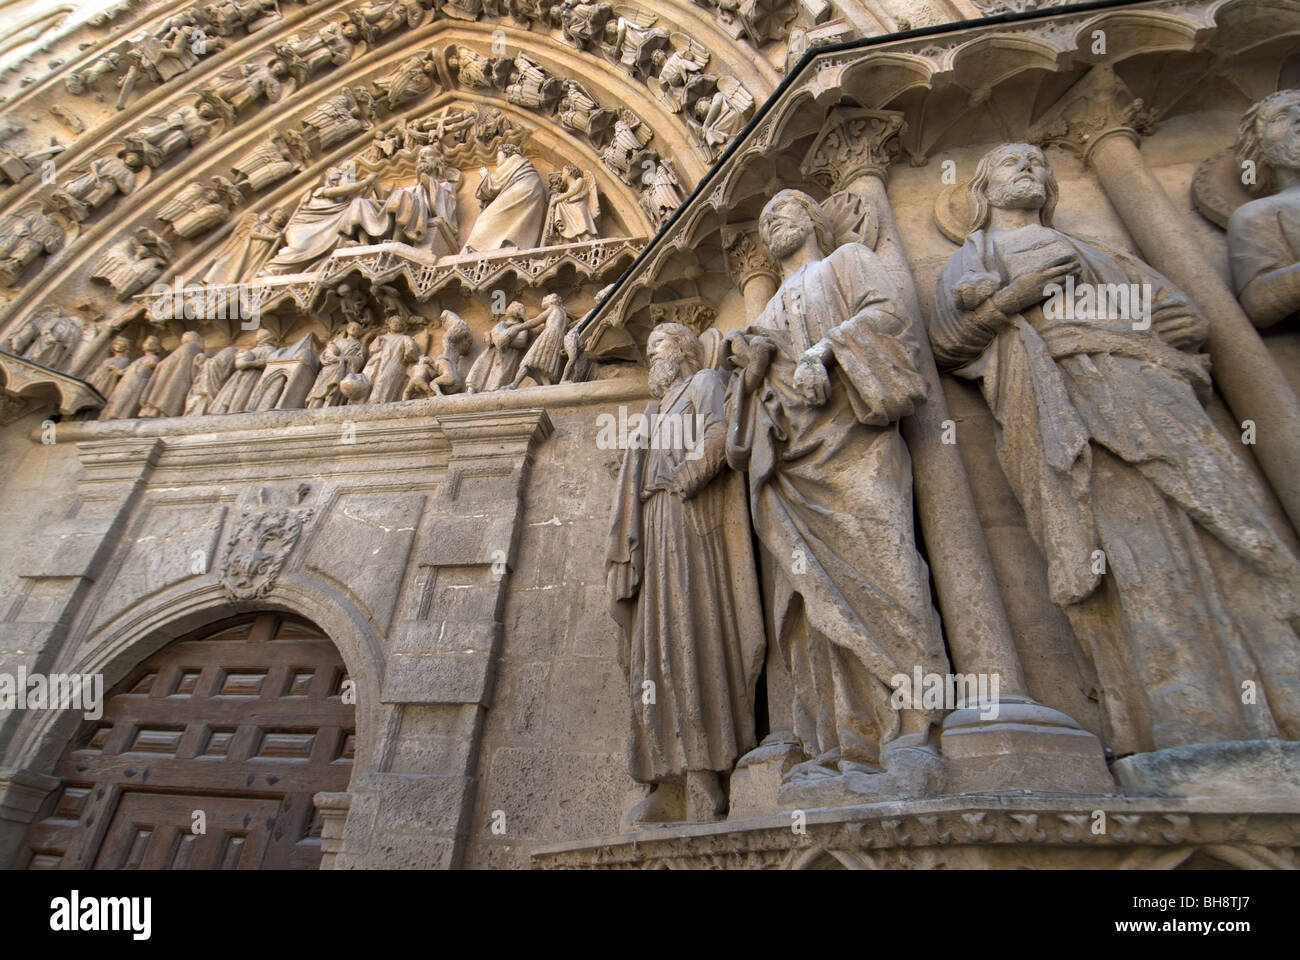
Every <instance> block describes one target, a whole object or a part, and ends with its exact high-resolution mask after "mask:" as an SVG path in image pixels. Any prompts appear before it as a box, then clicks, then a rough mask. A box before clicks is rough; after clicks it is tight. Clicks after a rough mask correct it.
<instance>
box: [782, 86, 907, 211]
mask: <svg viewBox="0 0 1300 960" xmlns="http://www.w3.org/2000/svg"><path fill="white" fill-rule="evenodd" d="M906 129H907V124H906V122H904V120H903V115H902V114H901V113H898V112H897V111H893V110H868V109H865V108H852V107H840V108H838V109H835V110H832V111H830V113H829V114H828V115H827V117H826V122H825V123H824V124H822V128H821V130H820V131H818V133H817V136H816V138H815V139H814V140H813V145H812V147H811V148H810V149H809V151H808V153H807V155H806V156H805V157H804V159H803V163H802V164H801V165H800V170H801V171H802V172H803V174H804V176H807V177H811V178H812V179H813V180H816V181H817V182H818V183H819V184H821V185H822V186H823V187H825V188H826V189H827V190H830V191H832V192H834V191H837V190H841V189H843V188H844V187H847V186H848V185H849V184H851V183H852V182H853V181H854V180H856V179H857V178H859V177H862V176H872V177H880V178H881V179H882V180H883V179H884V178H885V177H886V176H887V173H888V170H889V165H890V164H891V163H892V162H893V160H894V158H895V157H897V156H898V155H899V153H901V152H902V146H901V144H900V143H899V141H898V138H899V137H900V136H901V135H902V133H903V132H904V131H905V130H906Z"/></svg>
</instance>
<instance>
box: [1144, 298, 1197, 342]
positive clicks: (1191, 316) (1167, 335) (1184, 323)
mask: <svg viewBox="0 0 1300 960" xmlns="http://www.w3.org/2000/svg"><path fill="white" fill-rule="evenodd" d="M1151 329H1152V331H1153V332H1154V333H1155V335H1156V336H1157V337H1159V338H1160V339H1161V340H1163V341H1164V342H1165V343H1167V344H1169V345H1170V346H1171V347H1177V348H1178V349H1179V350H1192V349H1195V348H1196V347H1199V346H1200V345H1201V344H1202V343H1204V342H1205V338H1206V337H1207V336H1209V334H1210V322H1209V321H1208V320H1206V319H1205V317H1203V316H1201V315H1200V314H1199V313H1197V312H1196V311H1195V310H1193V309H1191V308H1190V307H1189V306H1188V305H1187V304H1185V303H1184V304H1169V305H1168V306H1165V307H1162V308H1160V309H1159V310H1157V311H1155V313H1154V314H1152V316H1151Z"/></svg>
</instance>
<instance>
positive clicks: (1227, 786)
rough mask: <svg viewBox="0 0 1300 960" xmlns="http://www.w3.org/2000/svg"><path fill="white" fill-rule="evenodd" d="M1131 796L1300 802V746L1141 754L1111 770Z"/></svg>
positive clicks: (1251, 744)
mask: <svg viewBox="0 0 1300 960" xmlns="http://www.w3.org/2000/svg"><path fill="white" fill-rule="evenodd" d="M1111 769H1112V770H1113V772H1114V774H1115V779H1116V780H1118V781H1119V785H1120V787H1121V788H1122V789H1123V790H1124V792H1125V793H1126V794H1128V795H1130V796H1143V797H1232V798H1239V799H1243V800H1246V799H1276V800H1279V801H1283V802H1285V801H1290V802H1292V803H1300V743H1296V742H1293V741H1290V740H1239V741H1234V742H1230V743H1198V744H1194V745H1192V746H1187V747H1171V748H1170V749H1168V750H1153V751H1151V752H1150V753H1137V754H1133V755H1132V756H1129V757H1124V758H1123V759H1121V760H1116V761H1115V764H1114V766H1113V767H1112V768H1111Z"/></svg>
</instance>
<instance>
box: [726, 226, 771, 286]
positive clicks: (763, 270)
mask: <svg viewBox="0 0 1300 960" xmlns="http://www.w3.org/2000/svg"><path fill="white" fill-rule="evenodd" d="M722 247H723V249H724V250H726V252H727V273H729V274H730V275H731V278H732V279H733V280H735V281H736V283H737V284H738V285H739V286H740V287H741V289H744V287H745V286H746V284H748V283H749V281H750V280H752V279H753V278H754V277H758V276H766V277H770V278H771V279H772V280H774V281H776V282H777V283H780V281H781V271H780V270H779V269H778V268H777V266H776V264H775V263H773V262H772V258H771V257H770V256H768V253H767V249H766V248H765V247H764V246H763V242H762V241H761V240H760V239H759V237H758V225H757V224H755V223H745V224H736V225H733V226H728V227H724V228H723V230H722Z"/></svg>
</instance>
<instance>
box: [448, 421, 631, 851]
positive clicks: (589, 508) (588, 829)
mask: <svg viewBox="0 0 1300 960" xmlns="http://www.w3.org/2000/svg"><path fill="white" fill-rule="evenodd" d="M626 407H627V410H628V412H629V413H639V412H640V411H641V410H642V408H643V407H644V401H640V402H638V401H629V402H628V403H627V404H626ZM601 414H609V415H612V416H614V417H617V416H618V405H617V404H607V405H599V406H590V407H582V408H571V409H565V410H557V411H551V422H552V423H553V424H554V427H555V432H554V433H553V434H552V435H551V437H550V439H548V440H547V441H546V442H545V443H543V444H541V445H540V446H539V447H538V449H537V452H536V454H535V459H534V462H533V466H532V471H531V475H530V482H529V483H528V486H527V488H526V490H525V492H524V516H523V526H522V529H521V534H520V543H519V553H518V562H517V564H516V566H515V569H514V570H513V571H512V573H511V575H510V583H509V586H508V590H507V596H506V607H505V616H504V624H505V637H504V642H503V644H502V648H501V649H502V653H501V657H500V659H499V662H498V669H497V681H496V693H495V696H494V697H493V704H492V707H491V708H490V709H489V710H488V712H487V716H486V719H485V723H484V731H483V740H482V746H481V749H480V752H479V760H478V777H479V793H478V798H477V801H476V803H475V813H474V816H473V818H472V820H471V824H470V832H469V845H468V849H467V853H466V858H465V865H466V866H468V867H478V868H487V867H527V866H528V855H529V851H530V849H531V848H532V847H535V846H539V845H542V844H547V843H558V842H560V841H563V840H569V839H576V838H579V837H587V836H605V835H609V834H613V833H617V832H618V821H619V816H620V814H621V812H622V810H623V808H624V807H625V806H626V805H627V804H628V803H629V802H631V801H632V800H633V799H634V798H635V797H638V796H640V793H639V789H638V788H637V786H636V784H635V783H634V782H633V781H632V779H631V778H630V777H629V776H628V774H627V761H626V758H625V754H624V749H625V742H626V737H627V724H628V703H627V692H626V690H627V688H626V684H625V682H624V680H623V674H622V671H621V669H620V667H619V665H618V660H617V653H616V651H617V646H616V644H617V643H618V642H619V640H618V633H617V627H616V626H615V624H614V621H613V620H612V619H610V617H609V615H608V613H607V604H606V601H605V537H606V534H607V532H608V528H609V511H610V507H611V504H612V502H613V495H614V487H615V484H616V482H617V479H618V470H619V466H620V464H621V463H622V457H623V452H622V451H621V450H602V449H599V448H598V447H597V445H596V436H597V430H598V422H597V417H598V416H600V415H601ZM498 810H500V811H502V813H503V814H504V829H505V832H504V833H494V832H493V823H494V818H493V812H494V811H498ZM495 822H496V823H498V824H500V823H501V817H500V815H498V816H497V818H496V820H495ZM498 829H500V827H498Z"/></svg>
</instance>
